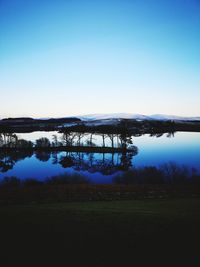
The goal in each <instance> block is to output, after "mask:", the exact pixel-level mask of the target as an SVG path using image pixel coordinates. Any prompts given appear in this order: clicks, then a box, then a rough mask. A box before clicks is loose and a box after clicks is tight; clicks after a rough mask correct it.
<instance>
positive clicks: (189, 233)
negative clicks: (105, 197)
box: [0, 198, 200, 267]
mask: <svg viewBox="0 0 200 267" xmlns="http://www.w3.org/2000/svg"><path fill="white" fill-rule="evenodd" d="M0 239H1V250H0V251H1V261H2V262H3V260H6V261H5V263H4V264H3V265H1V266H27V267H29V266H72V267H73V266H81V267H88V266H94V267H95V266H102V267H104V266H188V267H191V266H200V254H199V244H200V199H199V198H184V199H180V198H179V199H162V200H158V199H155V200H131V201H127V200H124V201H93V202H71V203H70V202H68V203H51V204H49V203H48V204H38V203H35V204H34V203H33V204H26V205H25V204H24V205H7V206H5V205H4V206H0ZM152 264H153V265H152Z"/></svg>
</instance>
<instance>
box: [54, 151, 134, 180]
mask: <svg viewBox="0 0 200 267" xmlns="http://www.w3.org/2000/svg"><path fill="white" fill-rule="evenodd" d="M134 155H136V152H129V153H123V154H121V153H115V154H114V153H79V152H77V153H73V152H71V153H70V152H68V153H66V155H62V156H61V157H60V160H59V161H58V163H59V164H60V165H61V166H62V167H63V168H69V167H73V169H75V170H77V171H88V172H91V173H95V172H100V173H102V174H104V175H109V174H113V173H115V172H117V171H120V170H128V169H129V168H130V167H131V166H132V158H133V156H134Z"/></svg>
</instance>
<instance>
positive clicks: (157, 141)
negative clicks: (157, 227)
mask: <svg viewBox="0 0 200 267" xmlns="http://www.w3.org/2000/svg"><path fill="white" fill-rule="evenodd" d="M53 134H56V135H57V136H58V138H60V136H59V135H60V134H58V133H55V132H33V133H26V134H18V136H19V137H20V138H23V139H26V140H31V141H33V142H35V140H36V139H38V138H40V137H48V138H49V139H50V140H52V135H53ZM101 140H102V139H101V137H100V136H95V137H94V140H93V142H95V143H96V144H101ZM132 140H133V144H134V145H135V146H137V148H138V154H137V155H133V154H131V153H128V154H126V155H122V154H117V153H116V154H109V153H106V154H101V153H68V152H59V153H51V152H50V153H49V152H38V153H34V154H32V153H28V154H27V153H24V152H23V153H12V154H6V155H5V154H2V153H1V154H0V179H2V178H3V177H5V176H16V177H18V178H21V179H27V178H36V179H38V180H43V179H45V178H47V177H51V176H54V175H58V174H63V173H71V174H72V173H80V174H84V175H86V176H87V177H88V178H89V179H90V180H91V181H92V182H96V183H111V182H112V180H113V177H114V176H116V174H119V173H121V172H123V171H126V170H128V169H131V168H135V167H136V168H138V167H145V166H157V167H159V166H161V165H162V164H165V163H169V162H173V163H176V164H177V165H179V166H182V165H185V166H186V167H188V168H195V169H197V171H198V172H200V133H185V132H179V133H176V134H175V135H174V137H171V138H169V137H167V134H164V135H163V136H161V137H159V138H157V137H150V136H149V135H143V136H140V137H133V138H132ZM106 142H107V144H108V142H109V140H107V141H106ZM2 162H3V164H2Z"/></svg>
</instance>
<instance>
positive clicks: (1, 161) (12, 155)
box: [0, 151, 32, 172]
mask: <svg viewBox="0 0 200 267" xmlns="http://www.w3.org/2000/svg"><path fill="white" fill-rule="evenodd" d="M31 156H32V152H31V151H10V152H0V172H7V171H9V170H11V169H12V168H13V167H14V166H15V164H16V163H17V162H18V161H20V160H23V159H25V158H27V157H31Z"/></svg>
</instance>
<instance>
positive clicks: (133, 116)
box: [78, 113, 200, 121]
mask: <svg viewBox="0 0 200 267" xmlns="http://www.w3.org/2000/svg"><path fill="white" fill-rule="evenodd" d="M78 118H80V119H81V120H84V121H94V120H108V119H137V120H159V121H163V120H165V121H166V120H174V121H191V120H192V121H200V117H181V116H175V115H163V114H154V115H149V116H147V115H141V114H131V113H113V114H90V115H83V116H78Z"/></svg>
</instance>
